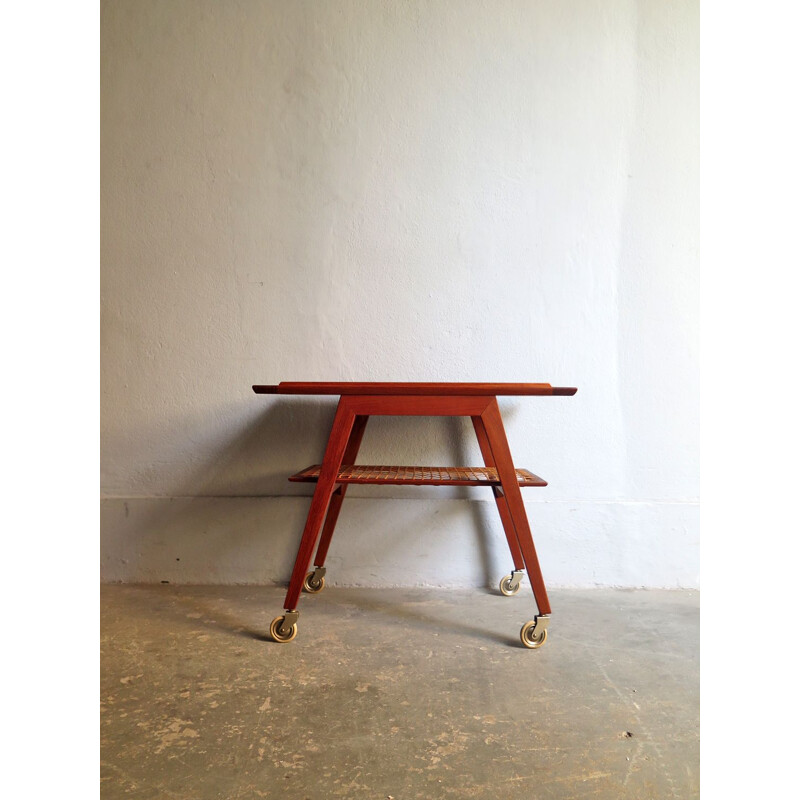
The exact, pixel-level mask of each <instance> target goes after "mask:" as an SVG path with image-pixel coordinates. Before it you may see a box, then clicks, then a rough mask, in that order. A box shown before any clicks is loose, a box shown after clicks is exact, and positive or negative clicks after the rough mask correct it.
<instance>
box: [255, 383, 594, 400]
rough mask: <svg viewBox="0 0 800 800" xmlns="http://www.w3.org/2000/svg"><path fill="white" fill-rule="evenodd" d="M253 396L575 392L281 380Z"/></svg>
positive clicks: (525, 386)
mask: <svg viewBox="0 0 800 800" xmlns="http://www.w3.org/2000/svg"><path fill="white" fill-rule="evenodd" d="M253 391H254V392H255V393H256V394H338V395H372V396H374V395H395V396H401V395H436V396H439V397H448V396H461V397H501V396H506V397H507V396H512V395H529V396H531V395H540V396H542V395H543V396H548V395H549V396H552V395H560V396H567V397H571V396H572V395H574V394H575V392H577V391H578V390H577V389H576V388H574V387H570V386H551V385H550V384H549V383H385V382H364V383H354V382H351V381H281V382H280V383H278V384H256V385H254V386H253Z"/></svg>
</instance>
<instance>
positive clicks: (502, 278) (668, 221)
mask: <svg viewBox="0 0 800 800" xmlns="http://www.w3.org/2000/svg"><path fill="white" fill-rule="evenodd" d="M698 27H699V26H698V9H697V5H696V3H695V2H693V1H690V2H682V1H681V2H669V3H665V2H662V1H661V0H641V1H640V2H634V1H633V0H598V1H597V2H590V1H589V0H581V1H580V2H577V0H576V1H575V2H568V1H567V2H564V1H563V0H559V2H556V0H519V1H516V2H514V1H512V0H492V1H491V2H490V1H489V0H485V1H481V0H472V1H470V0H465V1H463V2H456V1H455V0H439V1H438V2H421V1H412V0H407V1H406V2H399V1H395V2H367V1H366V0H360V1H359V0H352V1H351V2H345V1H344V0H342V1H341V2H340V1H337V2H332V1H331V2H323V1H322V0H315V1H314V2H277V1H276V2H268V1H266V0H264V1H261V2H256V1H251V2H231V0H225V2H223V1H222V0H216V2H202V1H201V0H188V1H187V2H180V1H179V0H159V1H154V0H109V2H105V3H103V5H102V64H101V78H102V190H101V191H102V498H103V499H102V515H101V519H102V576H103V578H104V579H105V580H148V581H149V580H154V581H157V580H169V581H172V582H181V581H185V582H206V581H208V582H270V581H282V580H285V579H286V578H287V577H288V573H289V571H290V568H291V563H292V560H293V558H294V554H295V549H296V545H297V541H298V538H299V534H300V531H301V529H302V523H303V518H304V515H305V512H306V510H307V507H308V499H307V496H308V495H309V494H310V491H311V487H309V486H307V485H298V484H289V483H287V481H286V477H287V476H288V475H289V474H291V473H292V472H294V471H296V470H298V469H300V468H302V467H304V466H307V465H308V464H310V463H313V462H315V461H318V460H319V459H320V457H321V454H322V450H323V447H324V443H325V439H326V435H327V432H328V427H329V425H330V421H331V419H332V416H333V409H334V402H335V401H334V400H333V399H332V398H277V397H273V398H270V397H263V396H262V397H257V396H255V395H253V394H252V393H251V391H250V388H249V387H250V385H251V384H252V383H275V382H278V381H280V380H426V381H436V380H442V381H448V380H450V381H457V380H484V381H492V380H497V381H549V382H551V383H554V384H561V385H576V386H578V387H580V388H579V392H578V394H577V395H576V396H575V397H573V398H519V399H514V398H509V399H506V400H504V401H502V404H501V406H502V410H503V412H504V416H505V419H506V426H507V432H508V436H509V441H510V443H511V449H512V452H513V453H514V456H515V459H516V461H517V463H518V465H520V466H525V467H528V468H530V469H532V470H534V471H535V472H537V473H538V474H540V475H542V476H543V477H545V478H546V479H547V480H548V481H549V482H550V486H549V487H548V488H546V489H541V490H538V489H530V490H527V494H526V495H525V497H526V500H527V508H528V513H529V515H530V518H531V521H532V525H533V528H534V536H535V539H536V542H537V546H538V548H539V551H540V558H541V561H542V564H543V569H544V573H545V578H546V580H547V581H548V583H549V584H550V585H565V586H566V585H570V586H573V585H579V586H583V585H594V584H612V585H627V586H696V585H698V580H699V575H698V572H699V557H698V537H699V530H698V525H699V514H698V504H697V497H698V429H697V428H698V423H697V406H698V389H697V383H698V363H697V362H698V359H697V316H698V299H697V248H698V154H697V150H698V147H697V145H698ZM472 438H473V437H472V434H471V428H470V427H469V425H468V424H463V423H462V421H461V420H441V419H429V420H410V419H399V418H391V419H375V420H373V421H371V422H370V425H369V426H368V428H367V434H366V437H365V440H364V444H363V447H362V455H361V459H360V460H362V461H363V462H366V463H370V462H372V463H374V462H376V461H377V462H379V463H412V464H413V463H442V464H454V463H475V464H478V463H480V455H479V452H478V449H477V446H476V445H475V444H473V442H472ZM386 498H391V499H388V500H387V499H386ZM496 516H497V515H496V510H495V507H494V503H493V501H492V497H491V493H490V492H489V491H488V490H486V489H483V490H479V489H471V490H467V489H451V490H437V489H408V488H405V487H402V488H398V487H353V488H352V489H351V491H350V492H349V493H348V500H347V501H346V503H345V506H344V509H343V512H342V516H341V518H340V522H339V528H338V529H337V537H336V538H335V539H334V543H333V546H332V549H331V556H330V567H331V570H330V573H331V574H330V579H331V580H332V581H333V582H340V583H350V584H384V583H386V584H416V583H443V584H450V585H458V584H460V585H476V584H483V583H492V584H493V583H495V581H496V579H499V577H500V575H502V574H503V573H504V572H505V571H507V569H508V567H509V566H510V560H509V558H508V556H507V554H506V545H505V541H504V539H503V536H502V532H501V528H500V525H499V520H497V519H496Z"/></svg>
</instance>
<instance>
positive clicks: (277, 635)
mask: <svg viewBox="0 0 800 800" xmlns="http://www.w3.org/2000/svg"><path fill="white" fill-rule="evenodd" d="M285 620H286V617H275V619H274V620H272V622H271V623H270V625H269V635H270V636H271V637H272V638H273V639H274V640H275V641H276V642H281V643H283V642H291V641H292V639H294V637H295V636H297V623H296V622H294V623H292V625H291V627H290V628H289V632H288V633H285V632H284V633H282V632H281V627H282V626H283V624H284V621H285Z"/></svg>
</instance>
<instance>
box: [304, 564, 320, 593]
mask: <svg viewBox="0 0 800 800" xmlns="http://www.w3.org/2000/svg"><path fill="white" fill-rule="evenodd" d="M324 588H325V567H314V571H313V572H309V573H308V575H306V577H305V580H304V581H303V589H304V590H305V591H307V592H308V593H309V594H317V592H321V591H322V590H323V589H324Z"/></svg>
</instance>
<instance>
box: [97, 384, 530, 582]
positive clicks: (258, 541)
mask: <svg viewBox="0 0 800 800" xmlns="http://www.w3.org/2000/svg"><path fill="white" fill-rule="evenodd" d="M335 409H336V404H335V402H326V403H321V402H320V401H318V400H313V399H310V398H293V397H285V398H284V397H282V398H280V400H279V401H276V402H272V403H270V405H269V406H268V407H267V409H266V410H265V411H264V413H263V414H260V415H259V416H258V417H257V418H255V419H253V420H252V421H251V422H250V423H248V424H246V425H245V426H244V428H242V429H240V431H239V432H238V433H237V434H236V435H235V436H233V437H232V438H230V439H229V440H228V441H227V442H225V443H223V444H222V445H221V446H218V447H217V448H216V450H215V452H214V453H213V455H210V456H209V455H207V456H206V460H205V461H204V463H203V464H202V465H201V466H200V467H198V468H196V469H195V470H194V471H193V472H192V473H190V474H189V475H188V476H187V477H185V478H184V480H183V481H182V482H181V484H180V486H179V487H177V488H174V487H173V489H172V495H171V496H169V497H160V498H141V499H133V498H131V499H130V500H119V501H111V500H109V501H107V502H109V503H117V504H121V505H122V506H123V507H124V510H123V512H122V514H119V513H113V514H112V513H111V512H109V514H108V515H104V516H105V521H104V525H103V528H104V535H103V537H102V541H103V543H104V544H103V548H102V549H103V550H104V551H105V552H104V553H103V564H104V570H103V572H104V573H105V574H104V579H105V580H133V581H136V582H159V581H167V582H173V583H206V582H208V583H281V582H283V583H285V582H287V581H288V578H289V575H290V574H291V570H292V566H293V564H294V558H295V556H296V552H297V546H298V545H299V541H300V536H301V534H302V531H303V527H304V523H305V515H306V513H307V511H308V507H309V503H310V496H311V494H312V493H313V490H314V484H301V483H290V482H289V481H288V480H287V479H288V477H289V475H291V474H292V473H294V472H296V471H298V470H299V469H302V468H303V467H305V466H308V465H309V464H311V463H318V462H319V461H321V459H322V456H323V453H324V449H325V442H326V440H327V435H328V432H329V431H330V427H331V424H332V422H333V417H334V414H335ZM514 410H515V409H513V407H512V409H511V413H510V414H509V413H507V412H505V413H504V416H508V417H511V416H513V411H514ZM417 422H419V423H420V424H425V422H427V423H433V424H434V425H439V426H442V425H443V426H444V431H445V433H446V434H447V435H446V439H447V444H446V448H447V450H449V453H450V457H449V458H448V459H447V460H448V461H449V463H452V464H469V463H471V462H473V461H476V459H475V454H474V451H475V449H476V445H475V441H474V433H473V431H472V426H471V423H470V422H469V420H467V419H461V418H443V419H440V420H432V419H429V420H425V421H421V420H418V421H417ZM373 423H374V424H373ZM398 423H399V421H398V419H397V418H387V417H384V418H375V419H373V420H370V423H369V424H368V425H367V430H366V434H365V437H364V443H363V445H362V448H361V452H362V453H364V451H365V450H368V451H370V452H372V453H376V454H380V453H388V452H392V450H393V449H394V450H396V449H397V439H398ZM399 424H400V425H402V422H400V423H399ZM439 432H441V427H440V428H439ZM403 455H406V454H403ZM441 457H442V456H441V455H440V456H439V458H441ZM426 460H427V459H426V454H425V453H421V454H420V453H418V454H417V455H416V457H415V459H414V460H412V461H406V462H405V463H414V461H416V463H423V462H424V461H426ZM358 461H360V462H361V463H368V462H367V461H365V459H364V457H363V456H361V455H360V457H359V458H358ZM383 463H386V462H385V461H384V462H383ZM476 463H480V457H478V460H477V461H476ZM356 488H357V489H359V490H360V492H358V493H357V492H354V491H353V489H356ZM377 488H378V487H351V489H350V490H349V491H348V499H347V500H346V501H345V503H344V505H343V508H342V513H341V516H340V519H339V523H338V525H337V529H336V534H335V536H334V543H333V546H332V551H331V553H332V557H333V556H334V555H335V554H336V557H337V558H341V559H342V561H344V562H345V563H347V560H348V547H347V533H348V517H350V516H351V515H350V514H349V513H348V506H349V505H350V504H352V503H354V502H357V501H354V500H353V499H351V498H355V497H356V496H361V497H375V496H376V495H377V496H381V495H378V494H377V493H376V492H374V491H371V490H374V489H377ZM380 488H381V490H382V491H385V490H386V489H388V488H389V487H380ZM391 489H392V490H393V491H392V492H391V496H392V497H397V498H400V499H405V498H409V499H411V498H419V496H420V493H421V492H422V493H423V496H425V490H423V489H422V488H421V487H391ZM394 490H398V491H394ZM478 491H480V492H489V489H485V488H481V489H475V488H468V487H447V488H444V487H443V488H442V489H439V488H438V487H435V488H429V489H427V497H433V498H437V499H440V498H442V497H449V498H460V499H466V498H471V499H476V494H475V493H476V492H478ZM297 496H305V497H307V498H309V499H308V500H304V501H299V500H296V499H294V498H295V497H297ZM482 499H486V498H482ZM403 506H404V507H405V508H407V512H405V511H404V513H403V515H402V517H398V518H397V519H391V518H389V517H386V516H381V517H380V518H376V520H375V524H374V530H375V531H376V535H378V536H379V539H380V558H381V559H382V560H385V561H384V563H392V564H407V565H408V570H409V571H411V570H413V565H414V559H415V558H416V557H419V556H420V555H421V553H419V552H414V551H413V549H412V548H416V549H417V550H419V548H420V547H423V548H424V550H425V551H433V552H434V553H436V554H437V555H435V556H431V557H439V555H438V554H441V553H442V552H443V551H447V548H448V546H450V548H451V550H452V547H454V546H455V545H452V543H451V542H449V541H447V536H446V531H447V529H448V528H451V529H452V526H454V525H457V524H459V520H458V519H455V518H454V519H449V518H450V517H457V515H456V514H454V510H455V509H456V507H455V506H453V504H442V506H441V512H440V511H439V510H438V509H437V511H436V512H435V513H434V516H435V517H436V519H435V520H434V519H433V518H432V517H431V514H430V505H429V504H425V505H418V506H408V504H405V503H404V504H403ZM369 507H370V506H368V507H367V508H369ZM393 507H394V513H393V516H397V514H396V512H397V508H398V505H397V501H394V504H393ZM131 508H134V512H131ZM461 509H463V506H461ZM359 511H363V507H362V509H359ZM378 513H380V512H378ZM469 514H470V515H471V519H472V522H473V525H474V531H475V536H476V542H475V544H476V549H477V552H478V553H479V558H480V570H481V573H482V576H483V584H484V585H485V586H486V587H487V588H489V587H493V586H494V584H495V579H496V577H497V573H498V565H496V564H494V563H493V559H492V555H491V553H492V547H491V545H490V539H491V538H492V537H493V536H494V535H495V533H494V532H493V530H492V521H490V519H489V516H490V515H492V514H493V515H495V516H496V515H497V511H496V508H495V505H494V503H493V502H473V503H470V504H469ZM123 515H124V519H119V518H120V517H121V516H123ZM358 516H359V519H360V521H361V525H362V526H364V514H363V513H360V514H359V515H358ZM369 516H370V517H371V516H372V514H370V515H369ZM463 519H464V517H463V515H461V516H460V520H461V524H462V525H463ZM495 522H496V521H495ZM371 525H372V523H371V521H370V522H368V523H367V526H368V527H371ZM107 528H108V529H107ZM117 528H118V530H117V531H116V532H115V530H114V529H117ZM495 528H496V525H495ZM429 530H433V531H435V533H434V535H433V536H426V533H427V532H428V531H429ZM434 538H438V539H439V541H438V542H437V541H431V540H432V539H434ZM337 543H338V544H339V545H340V546H339V547H337ZM354 546H355V545H354ZM453 556H455V554H454V553H453ZM455 557H457V556H455ZM117 559H119V560H121V562H122V563H116V564H114V563H113V562H114V561H115V560H117ZM380 567H381V565H380V564H379V563H376V564H375V569H376V570H380ZM120 576H121V577H120ZM125 576H132V577H125ZM408 582H409V583H413V582H414V576H413V575H409V580H408Z"/></svg>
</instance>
